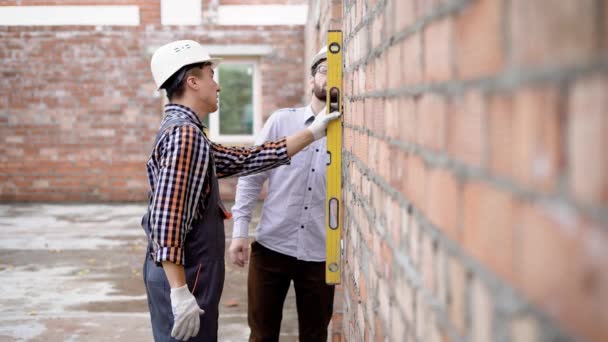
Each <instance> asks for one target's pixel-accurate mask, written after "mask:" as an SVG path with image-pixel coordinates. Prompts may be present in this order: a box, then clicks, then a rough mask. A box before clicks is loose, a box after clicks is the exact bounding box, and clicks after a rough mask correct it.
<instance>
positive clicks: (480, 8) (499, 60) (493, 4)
mask: <svg viewBox="0 0 608 342" xmlns="http://www.w3.org/2000/svg"><path fill="white" fill-rule="evenodd" d="M501 7H502V2H501V1H499V0H481V1H477V2H474V3H472V4H470V5H469V6H467V7H466V8H465V10H464V11H462V12H461V13H460V14H459V15H458V16H457V18H456V20H455V23H454V26H455V28H454V31H455V38H454V39H455V43H454V50H455V59H456V69H457V72H458V78H459V79H474V78H479V77H483V76H489V75H493V74H496V73H498V72H499V71H500V69H501V68H502V67H503V65H504V57H503V55H504V50H503V48H502V32H501V27H502V24H503V23H502V18H503V17H504V16H503V15H502V8H501Z"/></svg>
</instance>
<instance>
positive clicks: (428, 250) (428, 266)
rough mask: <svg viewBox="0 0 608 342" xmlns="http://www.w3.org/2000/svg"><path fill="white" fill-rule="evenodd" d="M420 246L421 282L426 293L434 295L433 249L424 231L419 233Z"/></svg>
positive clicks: (430, 239)
mask: <svg viewBox="0 0 608 342" xmlns="http://www.w3.org/2000/svg"><path fill="white" fill-rule="evenodd" d="M420 246H421V248H422V250H421V264H420V273H421V275H422V282H423V285H424V288H425V289H426V290H427V291H430V292H431V293H434V292H435V283H436V269H435V266H436V263H435V249H434V247H433V240H432V238H431V236H430V235H429V234H427V233H425V232H424V231H422V232H421V236H420Z"/></svg>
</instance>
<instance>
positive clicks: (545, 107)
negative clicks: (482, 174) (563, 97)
mask: <svg viewBox="0 0 608 342" xmlns="http://www.w3.org/2000/svg"><path fill="white" fill-rule="evenodd" d="M557 98H558V94H557V91H556V90H555V89H552V88H533V89H523V90H521V91H519V92H518V93H517V94H516V97H515V108H514V116H515V117H514V119H513V120H514V122H513V133H514V139H513V141H514V145H513V158H514V159H513V161H514V163H515V164H516V166H517V167H516V168H515V170H514V171H515V173H514V176H515V179H516V180H518V181H519V182H521V183H522V184H523V185H525V186H530V187H533V188H536V189H538V190H542V191H547V192H549V191H551V190H553V189H554V187H555V184H556V182H557V178H558V176H559V175H560V172H561V160H562V155H561V153H560V152H561V149H560V146H561V135H560V132H561V123H560V118H559V114H558V109H557V106H558V104H557Z"/></svg>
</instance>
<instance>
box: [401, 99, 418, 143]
mask: <svg viewBox="0 0 608 342" xmlns="http://www.w3.org/2000/svg"><path fill="white" fill-rule="evenodd" d="M397 110H398V112H397V115H398V117H399V119H398V127H399V132H400V134H399V136H398V138H399V140H401V141H405V142H410V143H417V142H418V139H417V126H416V125H417V123H416V118H417V115H416V103H415V102H414V99H412V98H400V99H399V100H398V107H397Z"/></svg>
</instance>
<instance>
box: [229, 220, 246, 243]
mask: <svg viewBox="0 0 608 342" xmlns="http://www.w3.org/2000/svg"><path fill="white" fill-rule="evenodd" d="M247 237H249V222H248V221H246V220H238V221H234V225H233V229H232V238H233V239H234V238H247Z"/></svg>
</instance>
